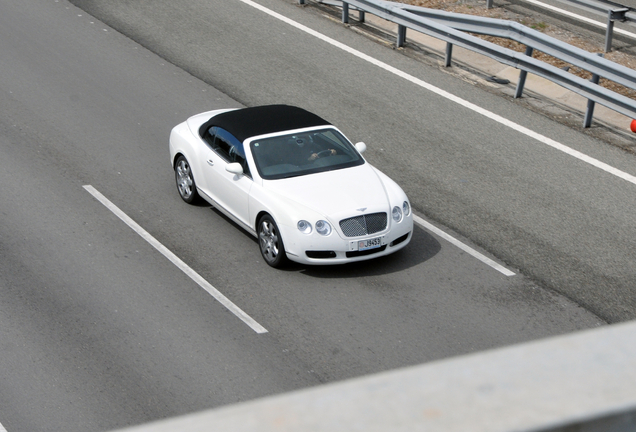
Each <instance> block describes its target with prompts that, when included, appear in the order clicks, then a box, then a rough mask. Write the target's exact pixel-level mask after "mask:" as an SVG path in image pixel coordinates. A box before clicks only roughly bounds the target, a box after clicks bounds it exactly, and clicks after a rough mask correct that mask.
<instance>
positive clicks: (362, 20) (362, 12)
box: [358, 9, 366, 23]
mask: <svg viewBox="0 0 636 432" xmlns="http://www.w3.org/2000/svg"><path fill="white" fill-rule="evenodd" d="M358 12H359V13H360V14H359V15H358V21H359V22H361V23H363V22H364V20H365V16H366V15H365V14H364V11H363V10H362V9H360V10H359V11H358Z"/></svg>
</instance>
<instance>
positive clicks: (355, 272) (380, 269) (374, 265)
mask: <svg viewBox="0 0 636 432" xmlns="http://www.w3.org/2000/svg"><path fill="white" fill-rule="evenodd" d="M441 248H442V246H441V244H440V243H439V242H438V241H437V240H436V239H435V238H434V237H433V236H432V235H431V234H429V233H428V232H427V231H426V230H424V229H423V228H421V227H419V226H418V225H413V237H412V238H411V241H410V243H409V244H408V245H407V246H406V247H405V248H404V249H401V250H399V251H397V252H395V253H392V254H391V255H386V256H383V257H379V258H374V259H370V260H366V261H358V262H353V263H349V264H341V265H326V266H325V265H318V266H308V265H303V264H298V263H290V264H289V265H288V266H287V267H286V270H288V271H296V272H299V273H302V274H304V275H307V276H310V277H316V278H323V279H324V278H355V277H362V276H376V275H385V274H389V273H395V272H399V271H403V270H406V269H408V268H411V267H414V266H416V265H418V264H421V263H423V262H425V261H427V260H429V259H431V258H432V257H434V256H435V255H437V253H438V252H439V251H440V250H441Z"/></svg>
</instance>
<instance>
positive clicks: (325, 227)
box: [316, 220, 331, 236]
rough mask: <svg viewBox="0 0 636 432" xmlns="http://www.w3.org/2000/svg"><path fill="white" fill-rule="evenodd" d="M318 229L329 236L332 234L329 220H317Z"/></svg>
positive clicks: (319, 232)
mask: <svg viewBox="0 0 636 432" xmlns="http://www.w3.org/2000/svg"><path fill="white" fill-rule="evenodd" d="M316 231H318V234H320V235H324V236H328V235H329V234H331V225H329V222H327V221H324V220H319V221H318V222H316Z"/></svg>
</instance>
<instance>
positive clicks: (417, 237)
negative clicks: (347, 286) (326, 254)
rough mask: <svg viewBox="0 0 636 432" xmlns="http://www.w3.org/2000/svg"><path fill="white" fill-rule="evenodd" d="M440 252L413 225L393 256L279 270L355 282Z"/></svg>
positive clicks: (290, 265)
mask: <svg viewBox="0 0 636 432" xmlns="http://www.w3.org/2000/svg"><path fill="white" fill-rule="evenodd" d="M202 206H206V207H208V208H209V209H210V210H211V211H212V212H214V213H215V214H216V215H218V216H220V217H221V218H223V219H224V220H225V221H226V222H228V223H229V224H230V225H232V226H234V228H236V229H237V230H239V231H240V232H241V233H243V235H245V236H246V237H247V238H249V239H250V240H251V241H253V242H254V244H255V245H256V247H257V248H258V239H256V237H254V236H253V235H251V234H250V233H249V232H247V231H246V230H244V229H243V228H242V227H241V226H240V225H238V224H237V223H236V222H234V221H233V220H232V219H230V218H229V217H227V216H226V215H225V214H223V213H222V212H220V211H219V210H217V209H216V208H214V207H213V206H210V205H209V204H207V205H202ZM441 248H442V246H441V245H440V243H439V242H438V241H437V240H436V239H435V237H433V236H432V235H431V234H429V233H428V231H426V230H425V229H424V228H422V227H420V226H419V225H416V224H414V225H413V237H412V238H411V241H410V242H409V244H408V245H406V247H405V248H404V249H401V250H399V251H397V252H395V253H392V254H391V255H386V256H383V257H378V258H373V259H369V260H365V261H358V262H353V263H348V264H338V265H335V264H334V265H316V266H311V265H305V264H300V263H296V262H289V263H288V264H287V265H286V266H285V267H283V268H281V269H279V270H280V271H289V272H298V273H302V274H304V275H307V276H310V277H318V278H354V277H361V276H374V275H383V274H389V273H395V272H399V271H403V270H405V269H408V268H410V267H414V266H416V265H418V264H421V263H423V262H425V261H427V260H429V259H431V258H432V257H434V256H435V255H437V253H438V252H439V251H440V249H441Z"/></svg>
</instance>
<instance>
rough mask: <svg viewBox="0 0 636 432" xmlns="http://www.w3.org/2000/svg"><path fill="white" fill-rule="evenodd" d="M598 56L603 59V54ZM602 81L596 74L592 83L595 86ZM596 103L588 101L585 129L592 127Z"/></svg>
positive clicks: (584, 122) (584, 121) (584, 120)
mask: <svg viewBox="0 0 636 432" xmlns="http://www.w3.org/2000/svg"><path fill="white" fill-rule="evenodd" d="M598 55H599V56H600V57H603V53H598ZM599 80H600V77H599V76H598V75H596V74H593V75H592V79H591V80H590V81H592V82H593V83H594V84H598V82H599ZM595 104H596V103H595V102H594V101H593V100H591V99H588V100H587V110H586V111H585V118H584V119H583V127H584V128H586V129H587V128H589V127H590V126H591V125H592V116H593V115H594V105H595Z"/></svg>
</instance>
